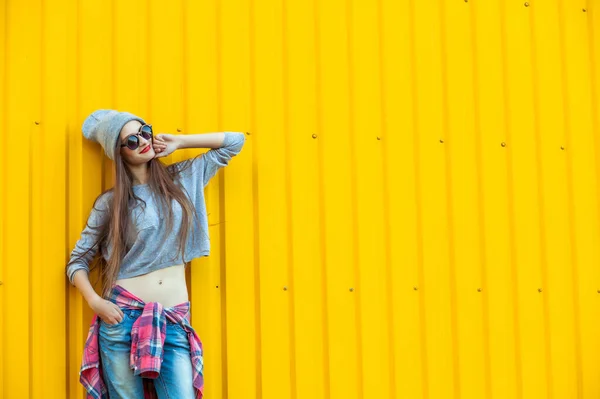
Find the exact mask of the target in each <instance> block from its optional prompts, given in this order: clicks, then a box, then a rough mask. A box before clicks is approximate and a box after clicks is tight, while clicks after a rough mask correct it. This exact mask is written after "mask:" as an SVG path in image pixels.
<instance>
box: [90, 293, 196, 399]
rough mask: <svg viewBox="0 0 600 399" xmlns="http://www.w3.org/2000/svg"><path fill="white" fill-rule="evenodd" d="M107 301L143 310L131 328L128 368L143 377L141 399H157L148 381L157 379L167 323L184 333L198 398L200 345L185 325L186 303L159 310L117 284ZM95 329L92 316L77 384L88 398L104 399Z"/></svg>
mask: <svg viewBox="0 0 600 399" xmlns="http://www.w3.org/2000/svg"><path fill="white" fill-rule="evenodd" d="M109 299H110V300H111V302H113V303H115V304H116V305H117V306H119V307H120V308H121V309H143V311H142V314H141V315H140V317H138V318H137V320H136V321H135V322H134V323H133V326H132V328H131V354H130V360H129V365H130V367H131V369H133V370H134V374H135V375H139V376H140V377H143V378H144V379H143V383H144V399H158V396H157V394H156V390H155V388H154V381H152V379H154V378H157V377H158V375H159V374H160V366H161V363H162V358H163V346H164V343H165V335H166V330H167V322H166V321H167V320H169V321H171V322H173V323H178V324H181V326H182V328H183V329H184V330H185V332H187V336H188V341H189V343H190V358H191V360H192V371H193V384H194V391H195V393H196V399H202V396H203V393H204V376H203V367H204V362H203V356H202V342H201V341H200V338H199V337H198V335H197V334H196V331H194V329H193V328H192V326H191V325H190V322H189V309H190V303H189V301H188V302H184V303H181V304H179V305H176V306H173V307H170V308H163V306H162V305H161V304H160V303H159V302H149V303H144V301H142V300H141V299H140V298H138V297H136V296H135V295H133V294H132V293H131V292H129V291H127V290H126V289H125V288H123V287H121V286H120V285H115V286H114V287H113V290H112V293H111V296H110V298H109ZM99 328H100V318H99V317H98V315H96V314H95V315H94V317H93V319H92V324H91V325H90V330H89V332H88V336H87V339H86V343H85V348H84V350H83V360H82V362H81V369H80V371H79V382H81V384H82V385H83V386H84V387H85V389H86V391H87V398H88V399H92V398H93V399H105V398H108V390H107V388H106V385H105V383H104V380H103V378H102V366H101V363H100V352H99V349H100V348H99V344H98V334H99Z"/></svg>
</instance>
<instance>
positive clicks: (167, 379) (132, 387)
mask: <svg viewBox="0 0 600 399" xmlns="http://www.w3.org/2000/svg"><path fill="white" fill-rule="evenodd" d="M121 310H122V311H123V314H124V316H123V321H121V322H120V323H118V324H115V325H110V324H107V323H105V322H104V321H101V322H100V334H99V337H98V339H99V345H100V358H101V361H102V374H103V379H104V382H105V383H106V386H107V388H108V396H109V398H110V399H140V398H143V397H144V388H143V383H142V382H143V381H142V377H140V376H139V375H134V374H133V370H132V369H130V368H129V354H130V352H131V327H132V326H133V323H134V322H135V320H136V319H137V318H138V317H139V316H140V315H141V314H142V309H121ZM154 387H155V388H156V393H157V394H158V398H159V399H172V398H178V399H188V398H189V399H194V386H193V381H192V362H191V359H190V344H189V341H188V337H187V334H186V332H185V331H184V330H183V328H182V327H181V326H180V325H179V324H176V323H173V322H171V321H169V320H168V319H167V334H166V337H165V345H164V352H163V363H162V365H161V369H160V375H159V376H158V377H157V378H156V379H155V380H154Z"/></svg>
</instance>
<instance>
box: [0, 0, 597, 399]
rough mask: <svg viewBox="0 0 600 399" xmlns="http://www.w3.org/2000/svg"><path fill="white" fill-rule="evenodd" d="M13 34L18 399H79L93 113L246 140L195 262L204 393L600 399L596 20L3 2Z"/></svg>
mask: <svg viewBox="0 0 600 399" xmlns="http://www.w3.org/2000/svg"><path fill="white" fill-rule="evenodd" d="M0 32H1V33H0V34H1V40H0V54H2V57H1V58H0V137H2V138H3V140H2V145H1V146H0V399H12V398H83V397H84V395H83V388H82V387H81V385H80V384H79V382H78V371H79V367H80V362H81V354H82V349H83V346H84V340H85V337H86V334H87V331H88V327H89V323H90V320H91V317H92V312H91V310H90V309H89V308H88V306H87V304H86V303H85V301H84V300H83V299H82V297H81V295H80V294H79V293H78V291H77V290H76V289H75V288H73V287H70V285H69V283H68V281H67V280H66V276H65V274H64V267H65V264H66V262H67V260H68V255H69V253H70V251H71V250H72V248H73V246H74V244H75V242H76V241H77V239H78V238H79V237H80V233H81V231H82V229H83V227H84V224H85V221H86V219H87V216H88V215H89V211H90V209H91V206H92V204H93V201H94V199H95V198H96V196H97V195H98V194H99V193H100V192H101V191H103V190H104V189H106V188H108V187H110V186H111V185H112V184H113V174H112V167H113V165H112V161H110V160H108V158H106V157H105V156H104V154H103V152H102V149H101V148H100V147H99V146H98V145H96V144H93V143H91V142H89V141H87V140H84V139H83V136H82V134H81V123H82V122H83V120H84V118H85V117H86V116H87V115H88V114H89V113H90V112H92V111H94V110H95V109H98V108H115V109H119V110H127V111H130V112H133V113H136V114H139V115H141V116H143V117H144V118H146V119H147V120H148V121H150V123H152V124H153V125H154V127H155V128H156V131H157V132H158V133H163V132H168V133H174V134H178V133H180V134H186V133H187V134H189V133H203V132H215V131H227V130H229V131H244V132H248V136H247V141H246V145H245V147H244V149H243V151H242V153H241V154H240V155H239V156H238V157H236V158H234V160H232V162H231V164H230V165H229V166H227V167H226V168H225V169H224V170H223V171H221V172H219V174H218V175H217V176H216V177H215V178H214V180H213V181H212V182H211V184H210V185H209V186H208V188H207V190H206V198H207V205H208V212H209V225H210V232H209V233H210V236H211V245H212V252H211V255H210V257H208V258H205V259H197V260H194V261H193V262H192V267H191V268H190V270H191V275H190V276H189V284H190V286H191V291H190V293H191V301H192V322H193V325H194V327H195V328H196V329H197V331H198V334H199V336H200V337H201V339H202V341H203V343H204V347H205V375H206V398H207V399H221V398H223V399H225V398H229V399H242V398H243V399H253V398H254V399H282V398H289V399H308V398H310V399H342V398H343V399H371V398H377V399H378V398H386V399H387V398H390V399H400V398H424V399H434V398H439V399H449V398H452V399H459V398H473V399H479V398H501V399H504V398H516V399H530V398H531V399H538V398H551V399H570V398H590V399H592V398H597V397H599V396H600V380H599V379H598V378H597V376H598V375H599V373H600V365H599V364H598V361H597V358H598V354H599V353H600V340H599V339H598V337H599V336H600V323H599V322H598V320H599V318H598V314H600V267H599V266H598V265H599V264H600V251H599V248H600V198H599V195H598V193H599V192H600V97H599V96H600V94H599V93H600V2H598V1H597V0H532V1H528V2H525V1H523V0H515V1H513V0H510V1H509V0H504V1H502V0H493V1H489V0H486V1H483V0H432V1H420V0H407V1H395V0H376V1H367V0H327V1H318V0H313V1H301V0H278V1H273V0H268V1H267V0H238V1H218V0H210V1H171V2H160V1H154V0H147V1H112V2H107V1H87V0H86V1H84V0H66V1H59V2H49V1H47V0H38V1H16V0H5V1H4V2H3V3H2V4H1V6H0ZM199 151H204V150H198V151H196V150H185V151H178V152H176V153H175V154H174V155H172V156H170V157H168V158H166V159H162V161H164V162H166V163H171V162H174V161H179V160H182V159H185V158H189V157H191V156H193V155H195V154H197V153H198V152H199Z"/></svg>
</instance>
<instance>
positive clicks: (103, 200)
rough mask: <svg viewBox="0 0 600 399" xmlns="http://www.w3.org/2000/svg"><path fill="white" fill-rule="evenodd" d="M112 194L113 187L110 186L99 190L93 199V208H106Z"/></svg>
mask: <svg viewBox="0 0 600 399" xmlns="http://www.w3.org/2000/svg"><path fill="white" fill-rule="evenodd" d="M113 195H114V188H113V187H111V188H109V189H108V190H104V191H103V192H101V193H100V194H99V195H98V196H97V197H96V200H95V201H94V208H96V209H99V210H106V209H108V206H109V205H110V203H111V201H112V198H113Z"/></svg>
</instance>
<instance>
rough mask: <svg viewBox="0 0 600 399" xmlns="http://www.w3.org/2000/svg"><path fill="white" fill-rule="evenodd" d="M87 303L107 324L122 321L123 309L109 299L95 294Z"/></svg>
mask: <svg viewBox="0 0 600 399" xmlns="http://www.w3.org/2000/svg"><path fill="white" fill-rule="evenodd" d="M88 305H89V306H90V308H92V310H93V311H94V312H96V314H97V315H98V316H99V317H100V318H101V319H102V320H104V322H105V323H107V324H117V323H120V322H121V321H123V311H122V310H121V308H119V307H118V306H117V305H115V304H114V303H112V302H111V301H107V300H106V299H104V298H102V297H101V296H100V295H98V296H95V297H94V298H93V299H92V300H91V301H89V302H88Z"/></svg>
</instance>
